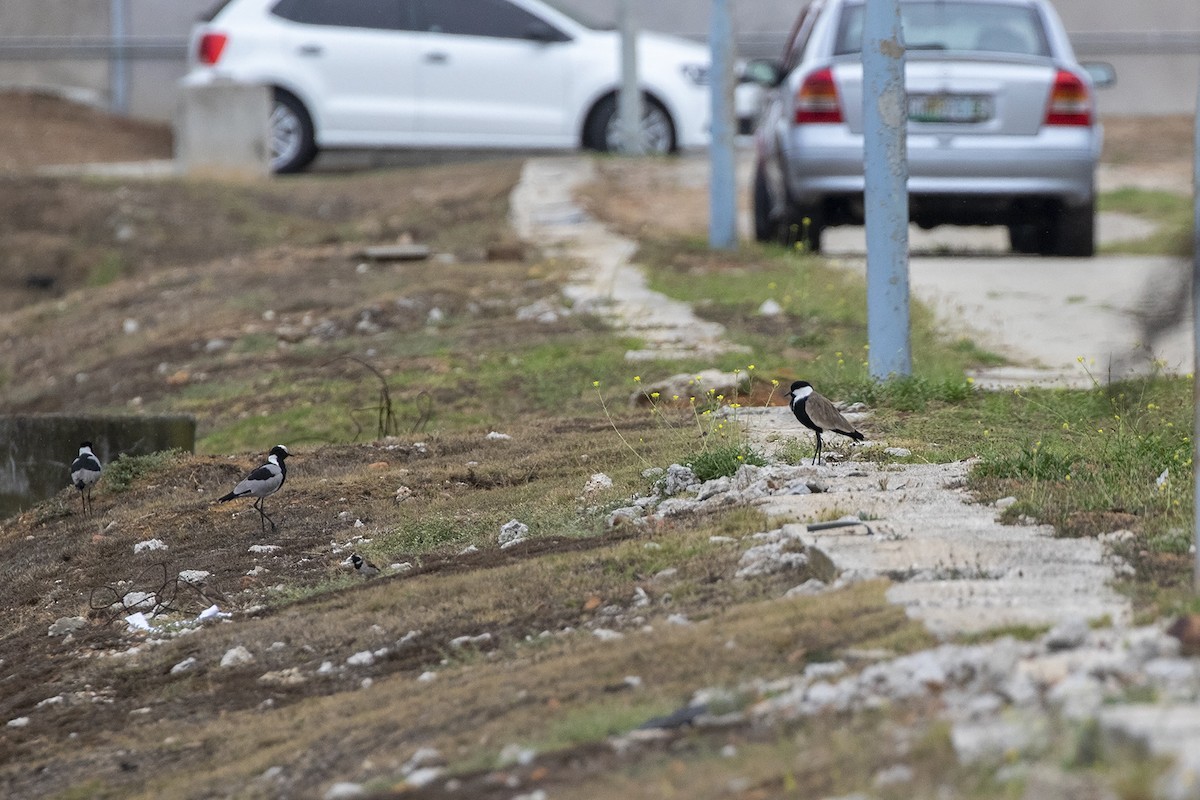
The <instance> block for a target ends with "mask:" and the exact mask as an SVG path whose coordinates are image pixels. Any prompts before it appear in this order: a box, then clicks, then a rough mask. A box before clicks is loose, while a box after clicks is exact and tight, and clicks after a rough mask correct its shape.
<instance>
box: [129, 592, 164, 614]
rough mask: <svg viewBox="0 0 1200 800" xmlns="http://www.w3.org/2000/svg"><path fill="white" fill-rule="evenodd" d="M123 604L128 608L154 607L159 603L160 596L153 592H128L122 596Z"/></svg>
mask: <svg viewBox="0 0 1200 800" xmlns="http://www.w3.org/2000/svg"><path fill="white" fill-rule="evenodd" d="M121 605H122V606H124V607H125V608H128V609H131V610H132V609H135V608H143V609H147V610H149V609H152V608H154V607H155V606H156V605H158V598H157V597H156V596H155V594H154V593H153V592H127V593H126V594H125V596H124V597H122V598H121Z"/></svg>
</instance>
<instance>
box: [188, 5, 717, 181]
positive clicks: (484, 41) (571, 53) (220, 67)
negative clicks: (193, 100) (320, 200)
mask: <svg viewBox="0 0 1200 800" xmlns="http://www.w3.org/2000/svg"><path fill="white" fill-rule="evenodd" d="M190 59H191V64H190V66H191V69H190V71H189V72H188V74H187V76H186V77H185V78H184V83H185V85H203V84H206V83H209V82H214V81H223V80H231V81H236V82H243V83H257V84H265V85H267V86H270V87H271V88H272V90H273V92H274V105H273V111H272V116H271V134H272V168H273V169H274V170H275V171H276V172H294V171H298V170H301V169H303V168H304V167H305V166H307V165H308V164H309V163H310V162H311V161H312V160H313V158H314V157H315V156H316V154H317V151H318V150H319V149H321V148H334V149H341V148H472V149H473V148H484V149H495V148H523V149H574V148H577V147H580V146H583V147H587V148H592V149H596V150H612V149H615V148H617V146H618V144H619V141H618V126H617V97H616V91H617V89H618V87H619V85H620V75H621V57H620V37H619V35H618V34H617V33H616V32H614V31H611V30H598V29H596V28H593V27H590V26H588V25H587V24H585V23H583V22H582V21H581V20H579V19H578V18H576V17H575V16H573V15H571V14H569V13H568V12H567V11H565V10H563V9H561V8H558V7H556V6H554V5H552V4H551V3H549V2H545V1H544V0H225V2H223V3H221V4H220V5H218V6H217V8H216V9H214V10H213V11H212V12H210V13H209V14H208V15H206V17H205V18H204V20H202V21H201V23H199V24H198V25H197V26H196V27H195V28H194V30H193V31H192V40H191V47H190ZM709 63H710V58H709V51H708V48H707V47H705V46H703V45H700V44H697V43H695V42H691V41H687V40H684V39H677V38H672V37H669V36H665V35H661V34H656V33H650V32H643V33H642V34H641V35H640V36H639V37H638V67H639V68H638V72H639V76H640V79H641V85H642V89H643V93H644V94H643V104H642V106H643V107H642V111H643V116H642V126H641V130H642V139H643V141H642V147H643V150H645V151H648V152H653V153H668V152H674V151H676V150H678V149H686V148H693V147H701V146H705V145H707V143H708V141H709V107H710V105H709V103H710V101H709V89H708V82H709Z"/></svg>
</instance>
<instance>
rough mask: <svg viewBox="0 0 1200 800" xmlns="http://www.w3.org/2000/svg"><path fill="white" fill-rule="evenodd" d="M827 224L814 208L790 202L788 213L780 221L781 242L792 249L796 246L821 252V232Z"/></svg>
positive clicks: (806, 250) (808, 250)
mask: <svg viewBox="0 0 1200 800" xmlns="http://www.w3.org/2000/svg"><path fill="white" fill-rule="evenodd" d="M824 232H825V226H824V224H823V223H822V221H821V215H820V214H818V213H817V212H816V211H815V210H814V209H811V208H804V207H800V206H797V205H795V204H793V203H791V202H789V203H788V209H787V213H785V214H784V215H783V218H782V219H781V220H780V221H779V227H778V239H779V243H780V244H782V245H783V246H784V247H786V248H788V249H789V250H790V249H793V248H796V249H800V250H803V251H804V252H806V253H819V252H821V234H822V233H824Z"/></svg>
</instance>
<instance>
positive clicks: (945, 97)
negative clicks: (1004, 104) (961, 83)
mask: <svg viewBox="0 0 1200 800" xmlns="http://www.w3.org/2000/svg"><path fill="white" fill-rule="evenodd" d="M908 118H909V119H910V120H912V121H913V122H983V121H984V120H987V119H991V118H992V101H991V98H990V97H988V96H987V95H982V94H914V95H909V96H908Z"/></svg>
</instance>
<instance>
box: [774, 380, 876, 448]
mask: <svg viewBox="0 0 1200 800" xmlns="http://www.w3.org/2000/svg"><path fill="white" fill-rule="evenodd" d="M788 396H789V398H790V404H791V406H792V413H793V414H795V415H796V419H798V420H800V424H802V425H804V427H806V428H809V429H811V430H812V431H813V432H814V433H816V434H817V452H816V454H815V455H813V461H812V463H813V464H817V463H819V462H820V460H821V434H822V433H824V432H825V431H833V432H834V433H840V434H841V435H842V436H849V437H850V438H851V439H854V440H855V441H857V442H861V441H862V440H863V439H864V438H866V437H864V436H863V435H862V434H861V433H859V432H858V430H857V429H856V428H855V427H854V426H853V425H851V424H850V420H848V419H846V418H845V417H843V416H842V412H840V411H838V410H837V409H836V408H834V407H833V403H831V402H829V400H828V398H825V397H822V396H821V395H819V394H817V392H816V390H815V389H813V387H812V384H811V383H809V382H808V381H796V382H795V383H793V384H792V388H791V390H790V391H789V392H788Z"/></svg>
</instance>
